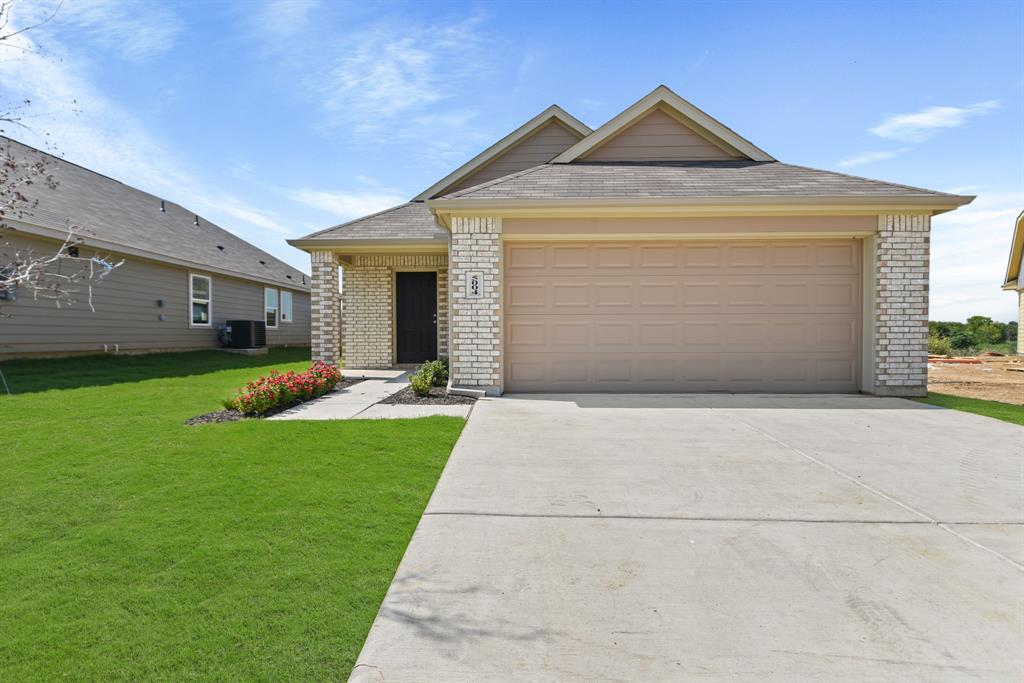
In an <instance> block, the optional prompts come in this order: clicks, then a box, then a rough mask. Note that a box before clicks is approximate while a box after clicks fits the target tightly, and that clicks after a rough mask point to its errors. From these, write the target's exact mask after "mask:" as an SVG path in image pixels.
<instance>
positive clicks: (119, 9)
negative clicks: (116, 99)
mask: <svg viewBox="0 0 1024 683" xmlns="http://www.w3.org/2000/svg"><path fill="white" fill-rule="evenodd" d="M54 21H55V22H56V23H57V24H63V25H67V26H72V27H74V28H76V29H78V30H79V31H80V32H81V33H82V35H84V36H86V37H87V38H88V39H91V40H93V41H95V42H96V43H97V44H99V45H101V46H103V47H104V48H106V49H109V50H112V51H114V52H116V53H118V54H120V55H121V56H122V57H124V58H126V59H130V60H134V61H144V60H146V59H149V58H152V57H155V56H157V55H161V54H163V53H165V52H167V51H168V50H169V49H171V47H173V45H174V43H175V41H176V40H177V38H178V36H179V35H180V34H181V33H182V32H183V31H184V30H185V23H184V22H183V21H182V20H181V18H180V17H179V16H178V15H177V14H175V12H174V11H173V10H172V9H171V8H170V7H169V6H168V5H167V4H165V3H157V2H147V1H146V0H69V1H67V2H64V4H63V5H61V6H60V9H59V11H58V12H57V15H56V17H55V19H54Z"/></svg>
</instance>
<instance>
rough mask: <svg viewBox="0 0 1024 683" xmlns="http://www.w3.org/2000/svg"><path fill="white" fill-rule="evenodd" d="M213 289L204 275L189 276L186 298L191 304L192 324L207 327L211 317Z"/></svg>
mask: <svg viewBox="0 0 1024 683" xmlns="http://www.w3.org/2000/svg"><path fill="white" fill-rule="evenodd" d="M212 290H213V287H212V283H211V282H210V278H208V277H206V276H205V275H191V274H190V275H189V283H188V298H189V301H190V303H191V304H192V324H193V325H203V326H206V325H209V324H210V318H211V317H212V311H211V302H212V301H213V293H212Z"/></svg>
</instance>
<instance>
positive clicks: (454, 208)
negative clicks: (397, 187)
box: [426, 195, 974, 219]
mask: <svg viewBox="0 0 1024 683" xmlns="http://www.w3.org/2000/svg"><path fill="white" fill-rule="evenodd" d="M973 199H974V197H964V196H958V195H941V196H919V195H909V196H900V195H897V196H888V197H886V196H789V197H776V196H747V197H710V196H709V197H630V198H568V199H471V198H457V199H433V200H428V201H427V202H426V203H427V206H428V208H430V210H431V212H433V213H434V215H435V216H437V217H438V218H439V219H442V218H443V217H444V216H446V215H465V214H466V213H467V212H474V211H491V212H500V213H501V214H502V215H515V214H517V213H518V214H523V213H536V212H538V211H547V212H550V213H552V214H553V215H554V214H558V213H562V214H565V213H572V214H574V215H580V214H582V213H592V214H594V215H600V214H609V213H613V212H624V213H627V214H628V213H648V214H658V213H660V214H662V215H686V214H691V213H692V214H702V213H725V214H728V213H735V214H751V213H757V212H762V211H768V210H770V211H771V212H773V213H808V212H822V211H844V212H859V213H881V212H885V211H900V212H908V211H921V212H926V213H930V214H932V215H935V214H939V213H944V212H946V211H952V210H953V209H956V208H958V207H960V206H963V205H964V204H968V203H970V202H971V201H972V200H973Z"/></svg>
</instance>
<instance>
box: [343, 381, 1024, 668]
mask: <svg viewBox="0 0 1024 683" xmlns="http://www.w3.org/2000/svg"><path fill="white" fill-rule="evenodd" d="M1022 469H1024V428H1021V427H1016V426H1013V425H1010V424H1007V423H1003V422H998V421H996V420H992V419H988V418H983V417H979V416H975V415H969V414H966V413H960V412H953V411H946V410H942V409H937V408H931V407H927V406H923V405H920V404H916V403H912V402H910V401H903V400H899V399H879V398H872V397H861V396H801V397H768V396H732V395H701V396H641V395H632V396H621V395H618V396H601V395H572V396H539V395H538V396H510V397H504V398H501V399H493V400H483V401H480V402H478V403H477V405H476V407H475V409H474V412H473V415H472V417H471V418H470V421H469V424H468V425H467V427H466V430H465V432H464V433H463V436H462V438H461V439H460V441H459V443H458V445H457V446H456V448H455V451H454V452H453V454H452V457H451V459H450V461H449V463H448V466H447V468H446V469H445V472H444V474H443V475H442V477H441V480H440V482H439V484H438V487H437V490H436V491H435V493H434V496H433V498H432V500H431V502H430V504H429V506H428V508H427V512H426V514H425V515H424V517H423V519H422V520H421V522H420V525H419V527H418V529H417V531H416V534H415V536H414V537H413V540H412V542H411V544H410V546H409V549H408V551H407V552H406V555H405V558H404V559H403V561H402V564H401V567H400V568H399V570H398V574H397V576H396V577H395V581H394V583H393V584H392V586H391V589H390V590H389V592H388V595H387V598H386V599H385V601H384V603H383V605H382V606H381V610H380V613H379V615H378V617H377V620H376V621H375V623H374V625H373V628H372V629H371V632H370V635H369V637H368V639H367V642H366V644H365V646H364V648H363V651H362V653H361V655H360V657H359V660H358V664H357V666H356V669H355V671H354V672H353V680H357V681H389V682H390V681H510V680H528V681H638V680H643V681H651V680H671V681H681V680H700V681H731V682H733V681H785V682H787V683H791V682H794V681H857V682H863V681H929V682H934V681H975V680H977V681H1019V680H1021V679H1022V677H1024V639H1022V633H1024V526H1022V522H1024V486H1022Z"/></svg>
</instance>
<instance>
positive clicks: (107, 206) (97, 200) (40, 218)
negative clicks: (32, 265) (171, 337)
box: [0, 136, 309, 290]
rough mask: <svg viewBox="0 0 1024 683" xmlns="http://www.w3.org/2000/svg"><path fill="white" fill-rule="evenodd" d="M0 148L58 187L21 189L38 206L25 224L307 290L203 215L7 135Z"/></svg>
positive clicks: (280, 265) (301, 279)
mask: <svg viewBox="0 0 1024 683" xmlns="http://www.w3.org/2000/svg"><path fill="white" fill-rule="evenodd" d="M0 145H2V146H4V147H8V148H9V149H10V151H11V154H12V155H14V156H15V157H16V158H22V159H31V160H33V161H35V160H38V159H40V158H42V159H45V160H46V162H47V171H48V172H52V173H53V176H54V178H55V179H56V180H57V182H58V185H57V189H55V190H50V189H49V188H47V187H46V185H45V184H44V183H34V184H33V185H31V186H29V187H25V188H22V192H23V193H24V194H25V195H26V196H27V197H28V199H29V200H38V204H37V205H36V206H35V207H34V208H32V209H31V211H30V213H29V215H26V216H24V217H23V218H21V220H23V221H25V222H26V223H31V224H34V225H38V226H40V227H43V228H49V229H54V230H60V231H65V230H67V227H68V224H69V223H72V224H75V225H78V226H81V227H82V228H83V229H84V230H85V231H86V235H85V237H86V239H88V238H89V237H94V238H96V239H97V240H102V241H104V242H108V243H110V244H112V245H119V246H122V247H128V248H131V249H136V250H139V251H144V252H146V253H147V254H152V255H153V258H154V259H157V260H158V259H159V258H160V257H161V256H164V257H168V258H174V259H177V260H181V261H187V262H190V263H194V264H196V265H198V266H205V267H207V268H213V269H218V270H221V271H225V272H230V273H232V274H235V275H237V276H238V277H241V278H255V279H258V280H269V281H272V282H277V283H280V284H282V285H287V286H289V287H294V288H295V289H300V290H304V289H309V285H308V284H306V276H305V275H304V274H303V273H302V271H300V270H296V269H295V268H292V267H291V266H289V265H288V264H287V263H285V262H284V261H281V260H280V259H278V258H275V257H274V256H271V255H270V254H268V253H267V252H265V251H263V250H262V249H260V248H258V247H256V246H254V245H252V244H250V243H248V242H246V241H245V240H243V239H242V238H241V237H237V236H235V235H234V234H232V233H230V232H228V231H227V230H224V229H223V228H221V227H219V226H217V225H214V224H213V223H211V222H210V221H208V220H207V219H205V218H203V217H201V216H200V217H198V223H199V225H196V224H195V223H196V218H197V216H196V214H195V213H193V212H192V211H189V210H188V209H186V208H184V207H182V206H179V205H178V204H175V203H173V202H170V201H164V202H163V206H164V211H161V210H160V205H161V199H160V198H159V197H156V196H154V195H151V194H149V193H148V192H143V191H142V190H139V189H136V188H134V187H131V186H129V185H125V184H124V183H122V182H120V181H117V180H114V179H113V178H108V177H107V176H105V175H101V174H99V173H96V172H95V171H90V170H89V169H87V168H83V167H82V166H78V165H76V164H73V163H71V162H68V161H65V160H64V159H61V158H60V157H55V156H53V155H51V154H47V153H46V152H42V151H40V150H38V149H35V148H34V147H29V146H28V145H24V144H22V143H20V142H18V141H16V140H12V139H10V138H7V137H3V136H0ZM11 218H17V217H16V216H11Z"/></svg>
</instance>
